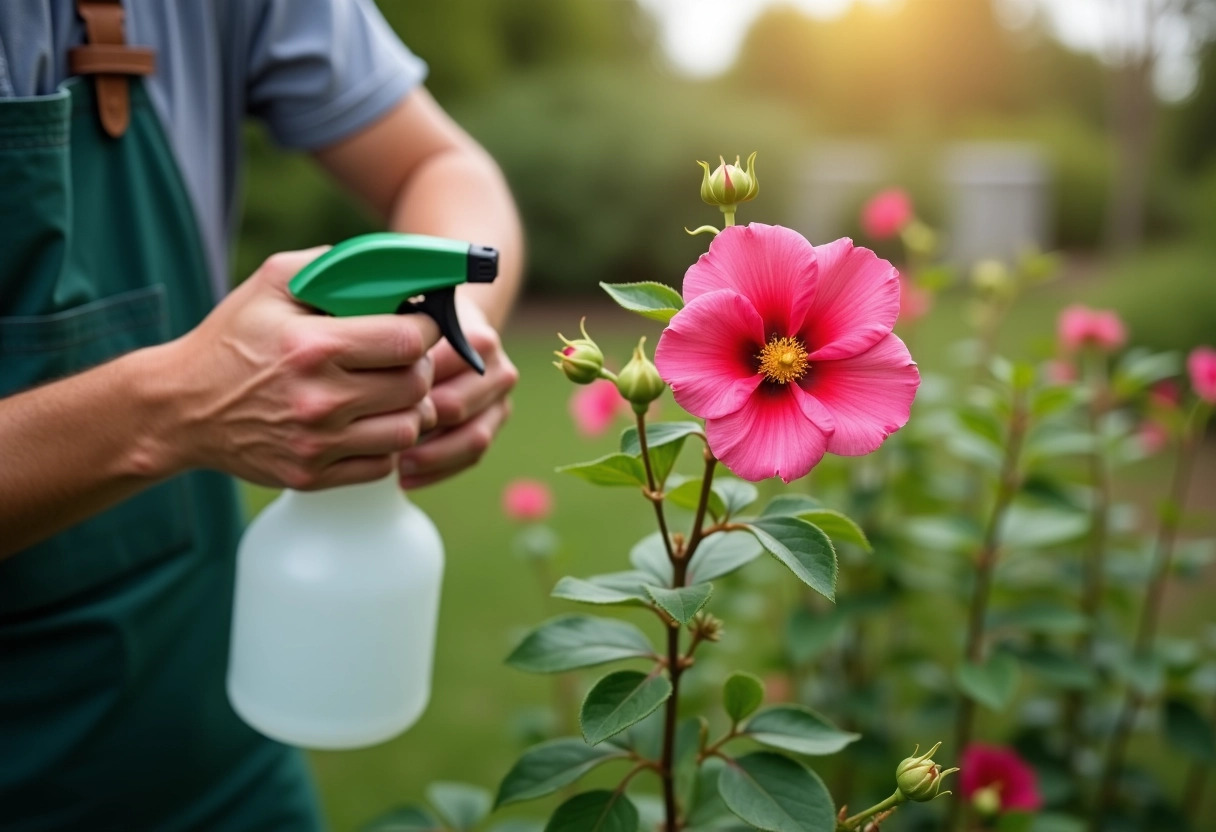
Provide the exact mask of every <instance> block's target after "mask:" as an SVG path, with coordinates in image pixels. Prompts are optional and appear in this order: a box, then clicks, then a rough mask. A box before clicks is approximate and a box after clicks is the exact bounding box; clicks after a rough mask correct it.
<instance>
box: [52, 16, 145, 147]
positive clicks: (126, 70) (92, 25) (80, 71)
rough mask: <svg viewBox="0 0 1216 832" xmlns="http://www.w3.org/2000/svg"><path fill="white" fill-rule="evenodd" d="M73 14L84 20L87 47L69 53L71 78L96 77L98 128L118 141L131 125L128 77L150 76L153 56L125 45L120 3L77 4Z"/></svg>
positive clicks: (138, 48)
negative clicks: (99, 122)
mask: <svg viewBox="0 0 1216 832" xmlns="http://www.w3.org/2000/svg"><path fill="white" fill-rule="evenodd" d="M76 12H77V14H79V15H80V17H81V18H82V19H83V20H84V29H85V40H86V41H87V45H85V46H78V47H76V48H75V49H73V50H71V52H69V53H68V62H69V67H70V69H71V72H72V74H73V75H93V76H95V78H96V89H97V112H98V115H99V116H100V118H101V126H102V128H103V129H104V130H105V131H106V134H107V135H109V136H111V137H112V138H115V139H117V138H119V137H120V136H122V134H123V133H125V132H126V130H127V125H128V124H130V122H131V96H130V90H129V89H128V86H127V76H129V75H149V74H151V73H152V71H153V70H155V69H156V52H155V51H153V50H151V49H145V48H141V47H133V46H127V45H126V38H125V36H124V34H123V19H124V17H125V14H124V12H123V8H122V0H76Z"/></svg>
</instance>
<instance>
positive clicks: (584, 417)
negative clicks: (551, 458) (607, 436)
mask: <svg viewBox="0 0 1216 832" xmlns="http://www.w3.org/2000/svg"><path fill="white" fill-rule="evenodd" d="M628 409H629V403H628V402H627V401H625V400H624V399H622V398H621V394H620V391H618V390H617V389H616V385H615V384H613V383H612V382H611V381H608V380H607V379H599V380H598V381H593V382H591V383H590V384H588V385H586V386H585V387H580V388H578V389H577V390H575V391H574V393H573V395H571V396H570V416H571V418H573V419H574V424H575V427H577V428H578V429H579V432H580V433H582V434H583V435H584V436H599V435H600V434H602V433H603V432H604V431H606V430H608V428H609V427H611V426H612V423H613V421H614V420H615V419H616V417H617V414H620V413H624V412H625V411H626V410H628Z"/></svg>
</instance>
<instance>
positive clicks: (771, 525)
mask: <svg viewBox="0 0 1216 832" xmlns="http://www.w3.org/2000/svg"><path fill="white" fill-rule="evenodd" d="M747 528H748V531H750V532H751V533H752V534H754V535H755V536H756V540H758V541H760V545H761V546H763V547H764V548H765V549H767V550H768V551H769V553H770V554H772V555H773V557H775V558H777V560H779V561H781V562H782V563H784V564H785V565H786V566H787V567H788V568H789V570H790V571H791V572H793V573H794V574H795V575H797V576H798V578H799V579H800V580H801V581H802V582H803V583H805V584H806V585H807V586H809V587H810V588H811V589H813V590H815V591H816V592H818V593H819V594H821V595H823V596H824V597H825V598H827V599H829V600H834V599H835V597H836V550H835V549H834V548H833V547H832V541H831V540H829V539H828V536H827V535H826V534H824V532H823V530H822V529H820V528H819V527H818V526H816V525H814V524H812V523H808V522H807V521H805V520H802V519H801V518H798V517H760V518H758V519H756V520H753V521H752V522H751V523H748V524H747Z"/></svg>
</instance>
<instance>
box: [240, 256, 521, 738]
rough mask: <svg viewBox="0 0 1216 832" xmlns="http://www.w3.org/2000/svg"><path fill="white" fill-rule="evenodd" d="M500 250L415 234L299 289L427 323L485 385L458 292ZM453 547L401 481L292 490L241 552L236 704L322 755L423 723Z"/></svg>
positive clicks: (335, 261) (258, 522) (480, 275)
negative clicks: (447, 547)
mask: <svg viewBox="0 0 1216 832" xmlns="http://www.w3.org/2000/svg"><path fill="white" fill-rule="evenodd" d="M497 271H498V253H497V252H496V251H495V250H494V249H490V248H485V247H482V246H475V245H470V244H468V243H462V242H458V241H456V240H447V239H442V238H438V237H426V236H421V235H411V234H391V233H382V234H368V235H365V236H362V237H355V238H352V239H350V240H346V241H345V242H343V243H340V244H338V245H337V246H335V247H334V248H332V249H330V250H329V251H328V252H326V253H325V254H323V255H321V256H320V257H318V258H317V259H316V260H314V261H313V262H312V263H310V264H309V265H308V266H306V267H305V268H304V269H303V270H301V271H300V273H299V274H297V275H296V276H295V277H294V278H292V280H291V282H290V284H289V285H290V289H291V292H292V294H293V295H294V296H295V297H296V298H297V299H298V300H299V301H301V302H302V303H304V304H306V305H308V306H311V307H314V308H316V309H318V310H320V311H321V312H327V313H329V314H331V315H340V316H347V315H372V314H383V313H411V312H422V313H424V314H427V315H430V316H431V317H432V318H434V320H435V322H436V323H437V324H438V325H439V329H440V331H441V332H442V333H443V336H444V337H445V338H447V340H448V341H449V343H451V345H452V347H453V348H454V349H455V350H456V351H457V352H458V353H459V354H460V355H461V356H462V357H463V358H464V359H465V361H467V362H468V363H469V364H470V365H472V366H473V367H474V368H475V369H476V370H477V371H478V372H484V365H483V363H482V361H481V358H480V356H478V355H477V353H476V352H475V351H474V350H473V348H472V347H470V346H469V343H468V341H466V340H465V337H464V333H463V332H462V331H461V329H460V324H459V322H458V320H457V318H456V302H455V301H456V297H455V293H456V286H458V285H459V284H461V283H465V282H477V283H485V282H489V281H492V280H493V279H494V277H495V276H496V274H497ZM442 578H443V543H442V541H441V540H440V538H439V533H438V531H436V529H435V526H434V524H433V523H432V522H431V521H430V519H429V518H428V517H427V516H426V515H425V514H423V513H422V511H421V510H419V509H418V507H417V506H415V505H413V504H412V503H411V502H409V500H407V499H406V497H405V495H404V493H402V491H401V490H400V488H398V486H397V479H396V476H389V477H386V478H385V479H384V480H381V481H379V482H371V483H365V484H362V485H354V486H346V487H343V488H334V489H330V490H327V491H318V492H314V493H304V492H296V491H290V490H289V491H285V492H283V494H282V495H281V496H280V497H279V498H278V499H276V500H275V501H274V502H273V503H271V504H270V505H269V506H267V507H266V509H265V510H264V511H262V513H261V514H259V515H258V516H257V517H256V518H255V519H254V521H253V523H251V524H250V526H249V528H248V529H247V530H246V532H245V535H244V537H243V538H242V539H241V544H240V547H239V549H238V551H237V576H236V597H235V601H234V604H233V621H232V646H231V653H230V656H229V665H228V698H229V701H230V702H231V703H232V707H233V709H234V710H236V712H237V713H238V714H239V715H240V716H241V718H242V719H244V720H245V721H246V722H247V723H249V724H250V725H251V726H252V727H254V728H255V729H257V730H258V731H260V732H262V733H263V734H265V735H267V736H269V737H272V738H274V739H277V740H280V741H282V742H286V743H288V744H291V745H298V746H304V747H308V748H322V749H342V748H359V747H362V746H367V745H373V744H375V743H378V742H383V741H384V740H387V739H390V738H392V737H394V736H396V735H397V734H400V733H401V732H402V731H404V730H405V729H407V728H409V727H410V726H411V725H413V724H414V722H416V721H417V719H418V718H419V717H420V716H421V715H422V712H423V710H424V709H425V708H426V705H427V701H428V700H429V698H430V692H431V668H432V664H433V659H434V653H435V630H436V623H437V620H438V615H439V594H440V584H441V581H442Z"/></svg>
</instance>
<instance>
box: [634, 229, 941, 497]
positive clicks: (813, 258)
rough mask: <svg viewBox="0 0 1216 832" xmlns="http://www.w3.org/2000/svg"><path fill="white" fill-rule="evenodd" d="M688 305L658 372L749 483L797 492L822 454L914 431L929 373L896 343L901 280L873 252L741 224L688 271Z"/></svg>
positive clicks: (670, 330) (671, 328) (863, 448)
mask: <svg viewBox="0 0 1216 832" xmlns="http://www.w3.org/2000/svg"><path fill="white" fill-rule="evenodd" d="M684 299H685V301H686V302H687V305H686V306H685V307H684V308H683V309H681V310H680V311H679V312H677V313H676V315H675V316H674V317H673V318H672V319H671V322H670V323H669V324H668V326H667V329H665V330H664V331H663V334H662V336H661V337H660V338H659V346H658V349H656V350H655V364H656V365H657V366H658V368H659V375H661V376H662V377H663V380H664V381H666V382H667V383H668V384H670V385H671V389H672V393H673V395H674V396H675V399H676V401H677V402H678V403H679V404H680V406H681V407H683V408H684V409H685V410H687V411H688V412H689V413H691V414H693V415H694V416H699V417H701V418H703V419H705V420H706V425H705V429H706V436H707V437H708V439H709V447H710V449H711V450H712V451H713V453H714V454H715V455H716V456H717V457H718V459H720V460H722V462H723V463H725V465H726V466H727V467H728V468H730V469H731V470H732V471H734V472H735V473H736V474H738V475H739V476H740V477H743V478H744V479H746V480H751V481H753V482H755V481H757V480H762V479H764V478H766V477H772V476H778V477H781V479H783V480H784V481H786V482H789V481H790V480H793V479H797V478H798V477H801V476H804V475H805V474H806V473H807V472H808V471H810V470H811V468H813V467H815V465H816V464H817V463H818V462H819V460H820V459H821V458H822V457H823V454H824V452H825V451H831V452H832V453H834V454H841V455H844V456H860V455H861V454H868V453H870V452H871V451H873V450H875V449H876V448H878V446H879V445H881V444H882V442H883V440H884V439H886V438H887V436H889V435H890V434H891V433H893V432H894V431H896V430H898V429H899V428H901V427H903V426H904V424H906V423H907V421H908V414H909V411H910V410H911V407H912V399H913V398H915V396H916V389H917V387H918V386H919V385H920V373H919V372H918V371H917V369H916V364H915V363H913V361H912V357H911V356H910V355H909V354H908V348H907V347H905V346H904V343H903V341H901V340H899V338H898V337H896V336H895V335H892V334H891V328H892V327H893V326H894V325H895V318H896V316H897V315H898V314H899V282H898V281H897V280H896V277H895V269H894V268H893V267H892V266H891V264H890V263H888V262H886V261H885V260H879V259H878V258H877V257H876V256H874V252H872V251H870V250H869V249H865V248H857V247H855V246H854V245H853V242H852V241H851V240H848V239H840V240H837V241H836V242H834V243H828V244H827V245H822V246H812V245H811V244H810V243H808V242H807V241H806V239H804V238H803V237H802V235H800V234H798V233H797V232H794V231H791V230H790V229H788V228H782V227H780V226H772V225H761V224H759V223H752V224H751V225H747V226H732V227H729V228H726V229H724V230H723V231H722V233H721V234H719V235H718V236H717V237H715V238H714V240H713V242H712V243H710V246H709V251H708V252H706V253H705V254H703V255H701V258H700V259H699V260H697V262H696V263H694V264H693V265H692V266H691V267H690V268H689V269H688V273H687V274H686V275H685V277H684Z"/></svg>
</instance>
